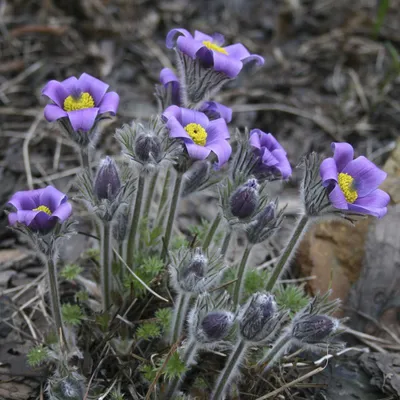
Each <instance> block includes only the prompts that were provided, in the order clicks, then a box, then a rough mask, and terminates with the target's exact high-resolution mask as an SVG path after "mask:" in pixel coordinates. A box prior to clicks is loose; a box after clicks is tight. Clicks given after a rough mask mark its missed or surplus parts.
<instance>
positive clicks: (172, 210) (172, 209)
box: [161, 172, 183, 261]
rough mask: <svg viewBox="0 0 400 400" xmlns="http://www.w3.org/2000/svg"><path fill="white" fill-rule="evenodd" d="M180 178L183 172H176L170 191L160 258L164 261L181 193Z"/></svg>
mask: <svg viewBox="0 0 400 400" xmlns="http://www.w3.org/2000/svg"><path fill="white" fill-rule="evenodd" d="M182 178H183V174H182V173H180V172H178V174H177V175H176V179H175V185H174V191H173V193H172V199H171V205H170V209H169V214H168V221H167V227H166V229H165V235H164V246H163V250H162V253H161V259H162V260H164V261H165V260H166V259H167V254H168V247H169V242H170V240H171V235H172V228H173V226H174V221H175V214H176V209H177V206H178V202H179V196H180V193H181V186H182Z"/></svg>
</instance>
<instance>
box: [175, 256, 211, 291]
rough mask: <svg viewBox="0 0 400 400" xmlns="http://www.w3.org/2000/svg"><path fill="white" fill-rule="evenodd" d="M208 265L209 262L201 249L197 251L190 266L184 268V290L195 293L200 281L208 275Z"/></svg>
mask: <svg viewBox="0 0 400 400" xmlns="http://www.w3.org/2000/svg"><path fill="white" fill-rule="evenodd" d="M207 263H208V260H207V258H206V257H205V255H204V254H203V253H202V252H201V249H196V251H195V254H194V255H193V257H192V259H191V260H190V262H189V264H187V265H185V266H183V267H182V271H181V275H180V278H181V279H180V284H181V287H182V288H183V289H184V290H186V291H188V292H192V291H194V288H196V287H197V286H198V283H199V281H201V280H202V279H204V277H205V276H206V274H207Z"/></svg>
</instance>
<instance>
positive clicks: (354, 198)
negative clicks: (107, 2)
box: [320, 143, 390, 218]
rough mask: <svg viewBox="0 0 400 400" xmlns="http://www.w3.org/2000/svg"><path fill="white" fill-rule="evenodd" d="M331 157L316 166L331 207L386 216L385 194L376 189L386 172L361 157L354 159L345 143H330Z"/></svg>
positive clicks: (386, 202) (386, 196) (386, 195)
mask: <svg viewBox="0 0 400 400" xmlns="http://www.w3.org/2000/svg"><path fill="white" fill-rule="evenodd" d="M332 150H333V153H334V154H333V157H330V158H327V159H325V160H324V161H323V162H322V163H321V166H320V174H321V179H322V184H323V185H324V186H325V187H326V188H327V190H328V193H329V200H330V202H331V203H332V205H333V206H334V207H335V208H338V209H343V210H350V211H355V212H359V213H362V214H368V215H373V216H375V217H378V218H382V217H383V216H384V215H385V214H386V213H387V205H388V203H389V201H390V198H389V195H388V194H387V193H386V192H384V191H383V190H380V189H378V186H379V185H380V184H381V183H382V182H383V181H384V180H385V179H386V176H387V174H386V172H384V171H382V170H381V169H379V168H378V167H377V166H376V165H375V164H374V163H373V162H371V161H369V160H368V159H367V158H365V157H364V156H360V157H357V158H356V159H353V157H354V149H353V147H352V146H351V145H350V144H349V143H332Z"/></svg>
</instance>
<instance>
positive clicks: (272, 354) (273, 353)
mask: <svg viewBox="0 0 400 400" xmlns="http://www.w3.org/2000/svg"><path fill="white" fill-rule="evenodd" d="M289 342H290V335H288V334H286V335H284V336H282V337H281V338H280V339H278V340H277V342H276V343H274V345H273V346H272V349H271V350H270V351H269V352H268V354H267V355H266V356H265V357H264V358H263V359H262V360H261V361H260V362H259V363H258V365H259V366H262V367H263V372H267V371H268V370H269V369H270V368H271V367H272V366H273V365H274V363H275V360H276V359H277V358H278V357H279V355H280V354H282V353H283V352H284V351H285V349H286V346H287V344H288V343H289Z"/></svg>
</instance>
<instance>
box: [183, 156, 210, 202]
mask: <svg viewBox="0 0 400 400" xmlns="http://www.w3.org/2000/svg"><path fill="white" fill-rule="evenodd" d="M210 171H211V163H210V161H208V160H198V161H195V162H194V163H193V165H192V166H191V167H190V169H189V171H187V173H186V174H185V182H184V185H183V190H182V196H183V197H184V196H187V195H189V194H190V193H193V192H195V191H196V190H199V189H201V186H202V185H204V184H205V183H207V181H208V179H209V178H210Z"/></svg>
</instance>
